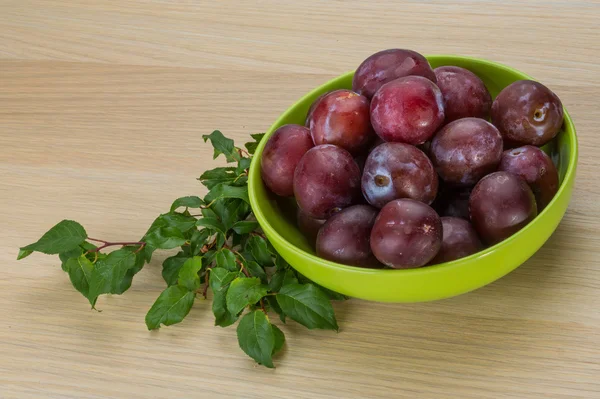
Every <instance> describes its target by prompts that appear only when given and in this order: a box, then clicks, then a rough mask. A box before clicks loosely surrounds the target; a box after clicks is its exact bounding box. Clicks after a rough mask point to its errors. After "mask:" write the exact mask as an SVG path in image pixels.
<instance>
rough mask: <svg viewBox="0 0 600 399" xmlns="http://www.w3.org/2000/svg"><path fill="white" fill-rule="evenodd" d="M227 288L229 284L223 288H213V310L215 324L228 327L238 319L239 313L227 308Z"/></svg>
mask: <svg viewBox="0 0 600 399" xmlns="http://www.w3.org/2000/svg"><path fill="white" fill-rule="evenodd" d="M227 288H228V286H227V287H225V288H223V289H221V290H217V291H214V290H213V303H212V311H213V314H214V315H215V326H219V327H228V326H230V325H232V324H233V323H235V322H236V321H237V319H238V316H237V315H235V314H231V313H229V311H228V310H227V299H226V297H227Z"/></svg>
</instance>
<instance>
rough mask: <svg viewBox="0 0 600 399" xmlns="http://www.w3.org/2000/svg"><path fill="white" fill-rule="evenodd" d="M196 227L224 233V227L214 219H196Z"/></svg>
mask: <svg viewBox="0 0 600 399" xmlns="http://www.w3.org/2000/svg"><path fill="white" fill-rule="evenodd" d="M196 226H198V227H206V228H207V229H211V230H215V231H218V232H220V233H225V226H223V223H221V221H220V220H219V219H216V218H206V217H203V218H202V219H198V221H196Z"/></svg>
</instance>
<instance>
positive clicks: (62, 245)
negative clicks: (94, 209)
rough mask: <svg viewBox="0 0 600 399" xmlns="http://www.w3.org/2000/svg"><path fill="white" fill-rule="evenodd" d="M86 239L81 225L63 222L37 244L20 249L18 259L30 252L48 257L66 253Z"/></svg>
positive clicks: (68, 221) (67, 221)
mask: <svg viewBox="0 0 600 399" xmlns="http://www.w3.org/2000/svg"><path fill="white" fill-rule="evenodd" d="M86 238H87V233H86V232H85V229H84V228H83V226H82V225H80V224H79V223H77V222H74V221H72V220H63V221H62V222H59V223H58V224H57V225H55V226H54V227H52V228H51V229H50V230H48V231H47V232H46V233H45V234H44V235H43V236H42V238H40V239H39V240H38V241H37V242H34V243H33V244H29V245H27V246H25V247H23V248H21V249H20V250H19V256H18V259H23V258H24V257H26V256H27V255H29V254H30V253H31V252H30V251H37V252H42V253H45V254H49V255H56V254H59V253H61V252H68V251H71V250H73V249H75V248H77V247H78V246H79V244H81V243H82V242H84V241H85V239H86ZM27 252H29V253H27Z"/></svg>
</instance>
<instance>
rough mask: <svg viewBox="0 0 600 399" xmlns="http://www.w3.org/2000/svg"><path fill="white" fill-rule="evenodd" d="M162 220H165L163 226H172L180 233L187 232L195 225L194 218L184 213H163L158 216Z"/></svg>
mask: <svg viewBox="0 0 600 399" xmlns="http://www.w3.org/2000/svg"><path fill="white" fill-rule="evenodd" d="M160 217H161V218H162V220H164V221H165V223H166V226H164V227H174V228H176V229H177V230H179V231H181V232H182V233H185V232H187V231H188V230H190V229H191V228H192V227H194V226H195V225H196V218H195V217H193V216H189V215H184V214H181V213H176V212H174V213H165V214H163V215H161V216H160Z"/></svg>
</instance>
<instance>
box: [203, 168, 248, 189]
mask: <svg viewBox="0 0 600 399" xmlns="http://www.w3.org/2000/svg"><path fill="white" fill-rule="evenodd" d="M235 170H236V168H232V167H225V168H215V169H211V170H207V171H206V172H204V173H202V175H200V177H199V178H198V180H200V182H201V183H202V184H203V185H204V186H206V188H208V189H209V190H211V189H212V188H213V187H214V186H216V185H217V184H221V183H233V182H234V181H235V179H236V178H237V177H238V175H237V174H236V173H235Z"/></svg>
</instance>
